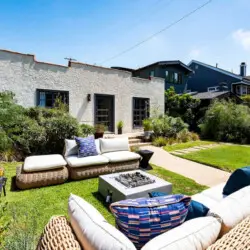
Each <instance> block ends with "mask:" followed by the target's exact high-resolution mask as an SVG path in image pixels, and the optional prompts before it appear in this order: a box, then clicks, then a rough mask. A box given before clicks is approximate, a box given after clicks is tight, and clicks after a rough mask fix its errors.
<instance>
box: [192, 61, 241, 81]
mask: <svg viewBox="0 0 250 250" xmlns="http://www.w3.org/2000/svg"><path fill="white" fill-rule="evenodd" d="M192 63H196V64H199V65H201V66H203V67H206V68H209V69H212V70H215V71H217V72H219V73H222V74H225V75H228V76H231V77H234V78H237V79H239V80H242V79H243V77H242V76H239V75H236V74H234V73H231V72H229V71H226V70H224V69H220V68H216V67H214V66H211V65H208V64H206V63H202V62H199V61H196V60H192V61H191V62H190V63H188V66H189V67H190V65H191V64H192Z"/></svg>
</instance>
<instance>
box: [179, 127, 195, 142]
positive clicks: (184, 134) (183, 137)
mask: <svg viewBox="0 0 250 250" xmlns="http://www.w3.org/2000/svg"><path fill="white" fill-rule="evenodd" d="M176 139H177V141H178V142H189V141H191V140H192V138H191V133H190V132H189V131H188V130H187V129H183V130H182V131H180V132H179V133H178V134H177V136H176Z"/></svg>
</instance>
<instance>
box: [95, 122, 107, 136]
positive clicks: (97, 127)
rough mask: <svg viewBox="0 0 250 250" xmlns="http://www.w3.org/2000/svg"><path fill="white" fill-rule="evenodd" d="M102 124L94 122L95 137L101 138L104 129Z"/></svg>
mask: <svg viewBox="0 0 250 250" xmlns="http://www.w3.org/2000/svg"><path fill="white" fill-rule="evenodd" d="M105 128H106V127H105V125H104V124H96V125H95V139H98V138H102V137H103V134H104V131H105Z"/></svg>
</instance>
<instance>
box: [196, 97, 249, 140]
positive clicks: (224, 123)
mask: <svg viewBox="0 0 250 250" xmlns="http://www.w3.org/2000/svg"><path fill="white" fill-rule="evenodd" d="M200 129H201V135H202V136H203V137H205V138H208V139H211V140H217V141H228V142H240V143H249V142H250V108H249V107H247V106H245V105H238V104H235V103H233V102H227V101H215V102H214V103H213V104H212V105H211V106H210V107H209V109H208V110H207V112H206V114H205V118H204V120H203V123H202V124H200Z"/></svg>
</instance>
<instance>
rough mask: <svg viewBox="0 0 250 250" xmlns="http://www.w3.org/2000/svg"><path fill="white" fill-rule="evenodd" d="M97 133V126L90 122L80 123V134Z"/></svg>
mask: <svg viewBox="0 0 250 250" xmlns="http://www.w3.org/2000/svg"><path fill="white" fill-rule="evenodd" d="M94 133H95V128H94V127H93V126H91V125H88V124H81V125H80V134H81V135H82V136H88V135H93V134H94Z"/></svg>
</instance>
